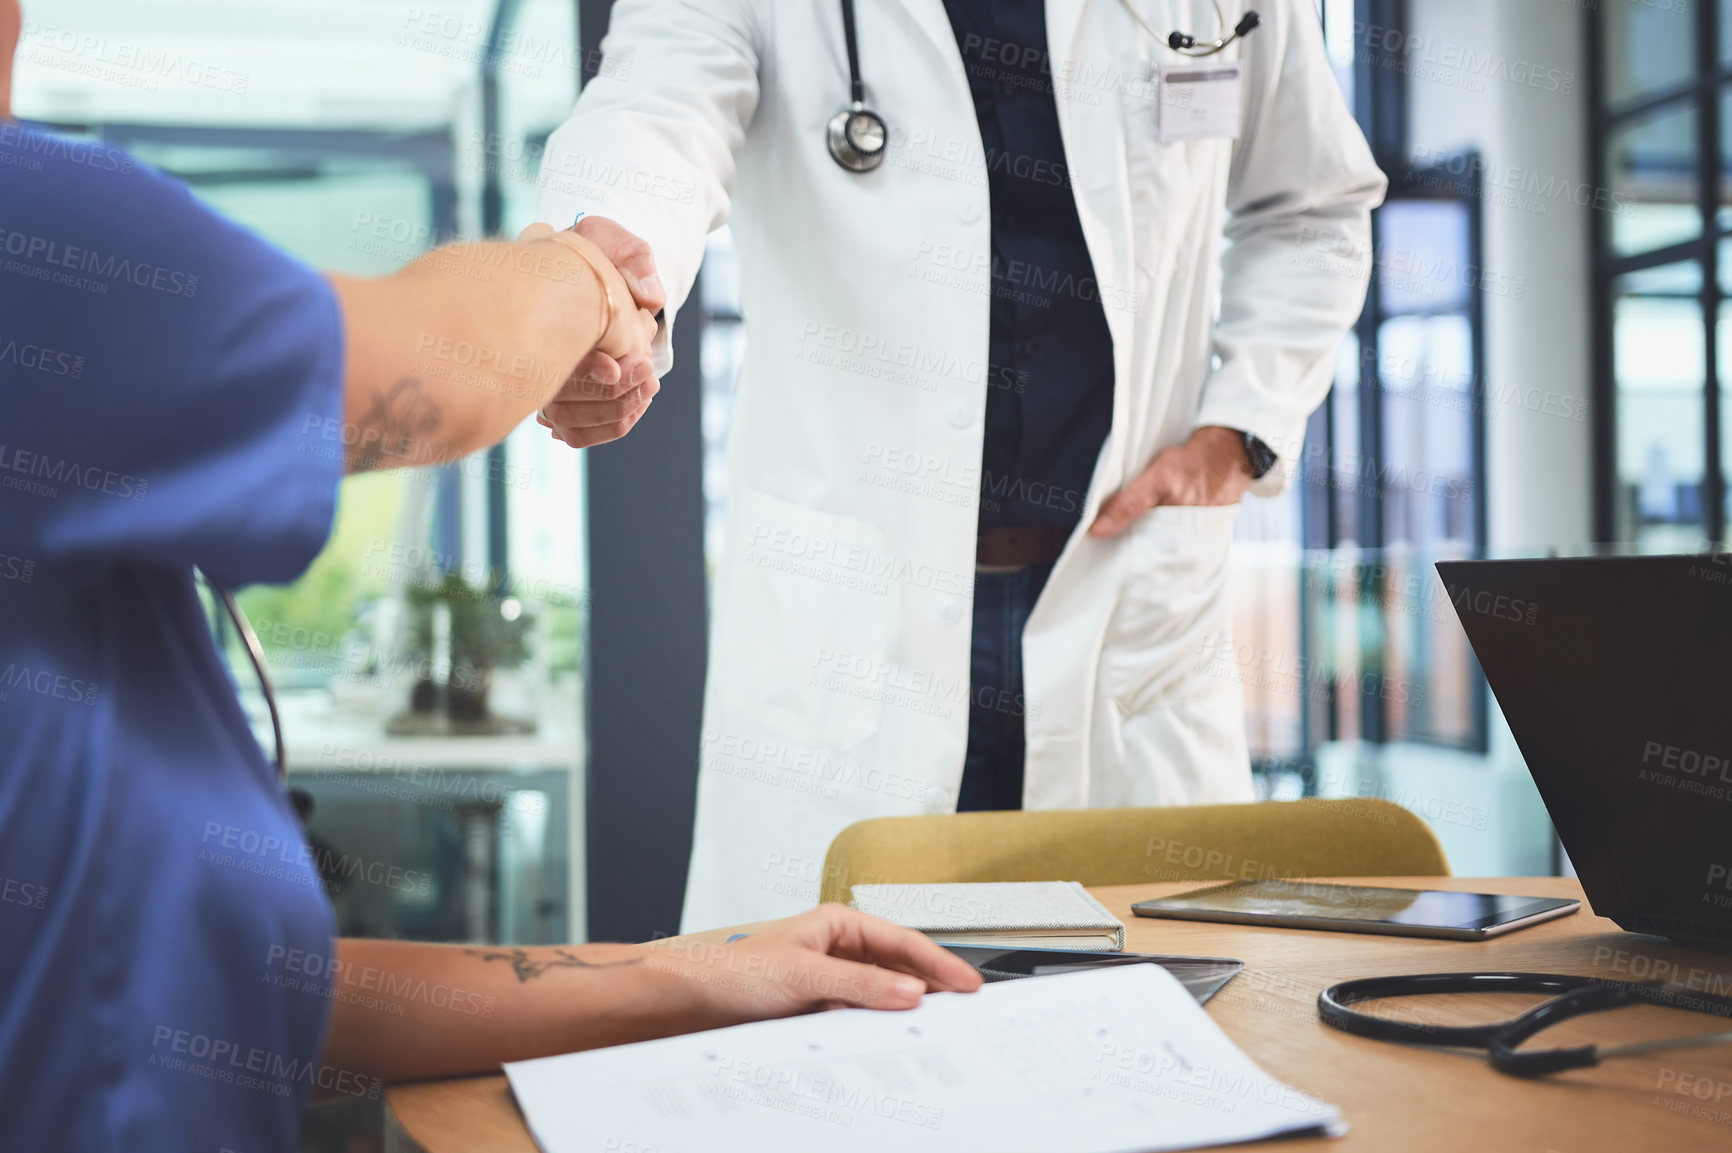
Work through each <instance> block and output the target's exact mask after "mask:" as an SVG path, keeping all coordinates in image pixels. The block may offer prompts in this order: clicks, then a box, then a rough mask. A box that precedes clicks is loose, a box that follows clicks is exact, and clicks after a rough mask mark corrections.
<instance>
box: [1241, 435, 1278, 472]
mask: <svg viewBox="0 0 1732 1153" xmlns="http://www.w3.org/2000/svg"><path fill="white" fill-rule="evenodd" d="M1240 435H1241V436H1243V437H1244V442H1245V456H1246V457H1247V458H1249V460H1250V462H1251V478H1252V479H1253V480H1260V479H1262V477H1263V476H1264V475H1265V474H1267V473H1268V471H1269V470H1270V469H1272V468H1274V467H1275V459H1276V458H1275V450H1274V449H1272V448H1270V447H1269V446H1268V445H1266V444H1264V443H1263V442H1262V441H1261V440H1259V439H1257V438H1256V437H1254V436H1252V435H1251V434H1250V433H1248V432H1247V433H1241V434H1240Z"/></svg>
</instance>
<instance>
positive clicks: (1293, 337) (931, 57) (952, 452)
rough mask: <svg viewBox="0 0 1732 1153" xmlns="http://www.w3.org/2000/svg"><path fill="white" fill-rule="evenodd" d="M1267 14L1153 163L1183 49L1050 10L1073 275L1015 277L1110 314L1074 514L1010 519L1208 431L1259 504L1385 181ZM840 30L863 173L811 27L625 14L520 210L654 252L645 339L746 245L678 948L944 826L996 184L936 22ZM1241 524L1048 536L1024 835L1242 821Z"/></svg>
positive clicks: (884, 7) (1300, 415) (1355, 305)
mask: <svg viewBox="0 0 1732 1153" xmlns="http://www.w3.org/2000/svg"><path fill="white" fill-rule="evenodd" d="M1132 2H1133V3H1137V4H1139V5H1140V8H1139V11H1140V12H1141V13H1142V15H1143V17H1144V19H1145V20H1147V21H1148V23H1149V24H1150V25H1151V26H1153V27H1154V28H1156V29H1159V30H1163V31H1164V30H1166V29H1169V28H1176V29H1182V30H1185V31H1189V32H1192V33H1194V34H1196V35H1199V36H1206V35H1212V34H1213V33H1211V32H1210V31H1209V30H1210V29H1212V28H1213V27H1214V26H1215V24H1214V9H1213V7H1212V5H1211V4H1210V3H1209V0H1132ZM1257 7H1258V8H1259V10H1261V11H1262V13H1263V23H1262V27H1261V28H1259V29H1257V30H1256V31H1255V32H1253V33H1252V34H1251V36H1249V37H1248V38H1247V39H1246V40H1244V41H1242V42H1241V43H1240V44H1238V45H1235V46H1233V47H1232V48H1229V49H1228V51H1227V52H1226V53H1224V54H1223V55H1222V56H1221V57H1220V58H1219V59H1228V60H1231V59H1240V60H1242V61H1243V63H1244V67H1245V80H1244V92H1243V112H1242V117H1241V124H1240V130H1239V135H1238V139H1237V140H1231V139H1217V140H1204V141H1194V142H1187V143H1174V144H1162V143H1160V141H1159V140H1158V138H1157V132H1156V115H1157V105H1158V100H1157V96H1156V91H1157V90H1156V89H1155V88H1154V87H1153V86H1152V85H1151V84H1150V77H1151V76H1152V75H1153V73H1154V70H1155V68H1156V67H1157V66H1158V65H1160V64H1162V63H1179V62H1180V61H1179V60H1178V58H1177V57H1175V56H1174V55H1173V54H1172V53H1171V52H1169V51H1168V50H1167V49H1166V47H1165V45H1164V44H1159V43H1156V42H1154V41H1153V40H1152V39H1151V38H1150V37H1148V36H1147V35H1146V34H1144V33H1143V32H1141V31H1140V30H1139V29H1138V27H1137V26H1136V25H1135V24H1134V23H1133V21H1132V19H1131V16H1130V14H1129V13H1128V12H1127V11H1126V9H1125V8H1124V6H1123V3H1122V2H1121V0H1049V3H1048V5H1047V32H1048V41H1049V45H1050V56H1051V71H1052V75H1053V77H1054V78H1055V87H1056V90H1057V105H1058V113H1059V123H1060V127H1061V130H1062V133H1063V137H1064V141H1065V151H1066V162H1067V164H1068V166H1069V169H1070V178H1071V182H1072V186H1073V187H1074V189H1075V195H1076V201H1077V211H1078V213H1079V215H1080V217H1081V220H1082V227H1083V234H1084V236H1085V238H1086V240H1087V242H1088V247H1089V253H1090V256H1091V258H1092V260H1093V263H1094V269H1095V274H1096V280H1097V282H1098V285H1097V286H1087V285H1082V286H1075V285H1066V284H1054V283H1052V282H1051V281H1050V278H1047V279H1043V274H1042V273H1041V272H1040V270H1038V269H1036V270H1020V271H1014V270H1013V272H1012V273H1011V275H1012V277H1013V279H1015V278H1016V277H1018V276H1020V277H1022V278H1023V279H1022V280H1021V281H1018V284H1019V287H1020V286H1021V285H1022V284H1023V283H1026V290H1027V291H1029V292H1030V293H1032V294H1035V295H1037V296H1038V295H1040V294H1041V293H1043V292H1050V291H1079V292H1092V291H1098V293H1099V296H1100V298H1101V300H1102V302H1103V305H1104V307H1105V311H1106V316H1107V320H1108V324H1109V328H1110V330H1111V332H1112V338H1113V346H1114V367H1115V382H1114V392H1113V424H1112V431H1111V434H1110V436H1109V438H1108V440H1107V443H1106V445H1105V447H1104V449H1103V450H1102V452H1101V456H1100V459H1099V463H1098V465H1097V467H1096V469H1095V473H1094V478H1093V481H1092V483H1091V485H1090V487H1089V491H1088V492H1087V494H1086V497H1085V496H1084V495H1083V494H1063V493H1045V494H1040V495H1036V494H1034V493H1033V492H1031V493H1029V495H1030V496H1031V497H1033V498H1034V499H1052V500H1063V501H1073V502H1075V503H1077V504H1080V505H1081V506H1082V521H1083V524H1085V525H1086V524H1087V523H1089V521H1090V520H1092V519H1093V517H1094V515H1095V512H1096V510H1097V509H1098V508H1099V506H1100V504H1101V502H1102V500H1103V499H1104V498H1105V497H1106V496H1108V495H1110V494H1112V493H1113V492H1114V491H1116V490H1117V489H1118V488H1119V487H1120V486H1121V485H1123V484H1124V483H1125V482H1126V481H1128V480H1129V479H1131V478H1132V477H1134V476H1135V475H1136V474H1137V473H1138V472H1139V471H1140V470H1141V469H1142V468H1144V467H1145V466H1146V465H1147V464H1148V462H1149V461H1150V459H1151V458H1152V457H1153V456H1154V455H1155V453H1156V452H1157V451H1158V450H1160V449H1162V448H1165V447H1167V446H1169V445H1173V444H1177V443H1179V442H1180V441H1182V440H1184V439H1185V437H1186V436H1187V435H1188V434H1189V433H1190V432H1191V430H1192V429H1193V428H1195V427H1196V426H1198V425H1199V424H1218V425H1226V426H1228V427H1232V428H1238V429H1244V430H1248V431H1250V432H1252V433H1254V434H1256V435H1257V436H1259V437H1261V438H1262V439H1263V440H1264V441H1265V442H1266V443H1268V444H1269V445H1271V446H1272V447H1274V448H1275V449H1277V451H1279V452H1280V453H1281V455H1282V467H1281V468H1280V469H1279V470H1278V471H1277V472H1276V473H1275V474H1273V475H1271V476H1270V477H1268V478H1266V479H1265V480H1264V481H1262V482H1260V483H1259V485H1258V491H1260V492H1263V493H1269V492H1273V491H1278V489H1279V488H1280V486H1282V485H1283V484H1284V483H1286V482H1287V480H1288V479H1289V478H1290V474H1291V472H1292V470H1293V467H1294V465H1295V464H1296V463H1297V456H1298V446H1299V445H1300V443H1301V440H1302V436H1303V431H1304V425H1305V420H1306V417H1307V416H1308V414H1309V413H1310V412H1311V411H1312V409H1313V408H1315V407H1316V406H1317V404H1318V403H1319V402H1320V401H1321V399H1322V398H1323V396H1324V394H1325V393H1326V392H1327V391H1328V388H1329V383H1330V378H1331V371H1332V353H1333V350H1334V348H1335V346H1336V344H1337V342H1338V341H1339V339H1340V337H1341V336H1342V334H1343V333H1344V332H1345V331H1346V329H1347V328H1348V327H1349V326H1350V324H1351V323H1352V321H1353V319H1354V318H1355V317H1356V316H1357V315H1358V312H1359V308H1360V305H1361V302H1362V300H1363V295H1364V289H1365V278H1366V275H1367V271H1368V264H1369V223H1368V222H1369V212H1370V209H1371V208H1372V207H1373V206H1375V205H1376V203H1377V202H1378V201H1379V199H1380V198H1381V196H1382V192H1383V188H1384V179H1383V176H1382V174H1381V173H1380V172H1379V171H1378V170H1377V168H1376V166H1375V165H1374V164H1373V162H1372V159H1371V155H1370V153H1369V151H1368V149H1367V148H1366V145H1365V141H1364V139H1363V137H1362V136H1361V135H1360V132H1359V130H1358V128H1357V127H1356V126H1355V124H1354V122H1353V120H1352V118H1351V116H1350V115H1349V114H1348V111H1347V109H1346V107H1345V105H1344V103H1343V101H1342V98H1341V96H1340V93H1339V91H1338V90H1337V88H1336V85H1335V81H1334V79H1333V77H1332V76H1331V74H1330V71H1329V66H1328V62H1327V60H1326V58H1325V55H1324V50H1323V44H1322V37H1321V32H1320V29H1319V27H1318V20H1317V15H1316V12H1315V10H1314V9H1313V7H1312V5H1311V4H1310V2H1309V0H1260V2H1259V3H1258V4H1257ZM1232 19H1235V17H1232V16H1230V17H1229V20H1230V21H1231V20H1232ZM858 20H859V36H860V58H861V70H862V74H863V76H864V78H865V82H866V89H867V100H868V103H869V105H870V106H871V107H873V108H874V109H876V110H877V111H878V112H879V113H880V114H881V115H882V116H883V117H884V118H885V120H886V121H887V123H888V124H889V127H890V147H889V151H888V156H887V158H886V160H885V162H884V164H883V165H882V166H881V167H880V168H878V169H877V170H876V171H874V172H870V173H867V174H863V175H862V174H855V173H851V172H847V171H844V170H843V169H842V168H841V167H839V166H838V165H837V164H836V163H835V162H834V161H833V160H832V159H831V157H830V155H829V153H828V151H827V149H826V147H825V125H826V123H827V122H828V121H829V120H830V118H831V117H832V116H833V115H834V114H835V113H836V112H837V111H838V110H839V109H840V108H842V107H843V105H844V104H845V103H846V98H847V77H848V70H847V61H846V56H845V53H844V47H843V34H842V25H841V16H840V6H839V4H838V3H837V2H836V0H620V2H619V3H618V5H617V6H616V7H615V8H614V12H613V20H612V27H611V29H610V32H609V35H608V37H607V39H606V41H605V44H604V52H605V57H606V62H605V63H604V65H603V67H602V75H601V76H600V77H599V78H597V79H596V80H595V81H594V82H592V83H591V84H590V85H589V87H588V88H587V89H586V91H585V92H584V93H583V96H582V98H581V99H580V100H579V102H578V105H577V109H576V111H575V112H574V113H573V114H572V116H571V118H570V119H569V120H568V121H567V122H566V123H565V124H564V126H563V127H561V128H560V129H559V130H558V131H557V132H556V133H555V134H554V135H553V137H552V139H551V140H550V141H549V144H548V148H547V152H546V154H545V156H544V158H543V165H542V172H541V178H540V179H541V195H540V203H539V215H540V217H541V218H542V219H544V220H547V221H549V222H550V223H553V224H554V225H555V226H556V227H565V226H568V225H569V224H570V223H571V220H572V218H573V216H574V215H575V213H577V212H578V211H579V210H582V211H586V212H590V213H594V214H598V215H602V216H608V217H611V218H613V219H615V220H617V221H619V222H620V223H621V224H622V225H624V226H625V227H626V228H628V229H630V230H631V231H632V232H634V233H636V234H637V235H639V236H641V237H643V238H644V239H645V240H647V241H648V242H649V243H650V245H651V247H652V248H653V249H654V252H655V257H656V260H657V263H658V265H659V267H660V271H661V275H662V277H663V280H664V281H665V282H666V284H667V287H668V291H669V294H670V300H671V305H670V308H669V315H671V314H672V312H673V307H674V306H677V305H678V304H679V302H680V301H682V300H683V299H684V297H685V296H686V294H687V292H688V291H689V290H690V288H691V285H692V283H693V280H694V277H695V275H696V273H697V270H698V265H699V263H700V261H701V259H702V255H703V249H704V239H705V236H706V234H707V233H708V232H710V231H711V230H712V229H715V228H717V227H719V226H720V225H722V224H723V223H724V222H726V223H728V224H730V225H731V227H732V229H733V233H734V236H735V238H736V242H737V247H738V251H739V254H740V281H741V293H742V297H741V299H742V309H743V312H744V315H745V320H746V331H747V341H746V353H745V364H744V369H743V375H742V378H741V381H740V385H739V390H738V395H737V399H736V402H735V406H734V410H733V413H732V417H731V421H732V423H731V427H730V434H729V445H728V460H727V470H728V471H727V477H728V490H727V531H726V538H725V540H726V543H725V546H724V554H723V557H722V561H721V564H720V567H719V570H718V572H717V574H716V581H715V593H714V598H713V601H712V612H711V639H710V655H709V661H710V663H709V675H708V679H707V682H706V689H705V699H704V723H703V739H702V748H701V749H700V751H699V765H700V771H699V785H698V813H697V826H696V830H695V843H694V846H693V852H692V862H691V871H690V879H689V883H688V886H687V891H686V904H685V914H684V921H683V927H684V928H685V929H686V930H688V931H690V930H696V929H702V928H708V927H713V926H716V925H722V924H733V923H740V922H747V921H753V920H758V919H762V918H767V917H773V916H780V915H784V914H788V913H793V912H797V911H799V910H801V909H804V908H807V907H809V906H810V905H811V904H812V902H813V901H814V900H815V898H816V896H817V893H818V888H819V884H820V882H821V880H822V867H823V860H824V854H825V850H826V848H827V847H828V846H829V844H830V841H831V839H832V838H833V837H835V835H836V834H837V833H838V832H839V831H841V829H842V828H843V827H845V826H847V825H849V824H851V823H852V822H854V821H858V820H862V819H865V818H869V817H879V816H891V815H904V814H912V813H934V812H947V811H950V810H952V809H953V808H954V807H955V800H956V794H957V786H958V783H959V781H960V779H961V774H962V763H963V752H964V748H965V745H966V740H967V731H968V703H969V692H970V686H969V640H970V621H971V611H970V610H971V598H972V589H973V572H974V549H975V521H976V515H977V508H978V500H979V490H980V486H981V480H982V477H981V439H982V429H983V420H982V417H983V413H984V409H985V405H986V396H987V387H988V385H987V365H986V360H987V347H988V316H989V311H990V307H991V297H990V293H991V287H990V280H991V216H990V213H989V212H988V205H987V175H986V173H987V169H986V165H987V162H988V159H989V158H987V157H986V156H985V155H984V154H983V149H982V145H981V139H980V133H979V130H978V128H977V126H976V123H975V117H974V109H973V103H972V101H971V99H970V96H969V89H968V84H967V79H966V76H965V73H964V72H963V68H962V61H961V56H960V53H959V52H958V49H957V44H956V40H955V37H954V35H953V33H952V31H951V27H950V24H949V21H948V19H947V17H946V14H945V10H944V6H943V4H942V3H941V0H867V2H866V3H863V4H859V5H858ZM992 159H994V160H998V161H1001V162H1006V161H1008V162H1018V161H1017V158H992ZM1223 237H1224V240H1223ZM665 336H666V334H665V333H664V334H662V339H663V340H665ZM665 347H666V346H665V344H664V345H663V346H662V348H663V350H664V352H663V355H664V360H663V362H662V364H661V365H660V366H659V367H661V368H663V370H665V366H666V361H665V355H666V354H665ZM1012 483H1014V482H1012ZM1024 483H1027V482H1024ZM1234 511H1235V510H1234V509H1231V508H1159V509H1156V510H1155V511H1153V512H1152V513H1150V514H1148V515H1146V516H1144V517H1143V518H1141V520H1140V521H1138V522H1137V523H1136V525H1135V526H1134V527H1133V528H1132V529H1131V530H1130V531H1129V532H1128V533H1126V534H1125V535H1124V536H1123V537H1122V538H1121V539H1115V540H1098V539H1094V538H1090V537H1087V536H1086V535H1083V534H1082V533H1081V532H1080V531H1079V532H1078V533H1077V534H1076V535H1074V536H1073V538H1072V539H1071V541H1070V542H1069V545H1068V547H1067V548H1066V550H1065V552H1064V555H1063V556H1062V557H1061V558H1060V560H1059V561H1058V563H1057V565H1056V567H1055V568H1054V570H1053V573H1052V576H1051V579H1050V580H1049V582H1048V584H1047V586H1046V589H1045V591H1044V592H1043V594H1042V595H1041V598H1040V600H1039V603H1038V604H1037V605H1036V607H1035V609H1034V612H1033V615H1032V617H1031V619H1030V620H1029V623H1028V627H1027V630H1026V632H1025V634H1024V638H1023V655H1024V664H1025V699H1023V700H1006V701H1002V702H1000V705H1001V707H1003V708H1006V709H1008V710H1011V711H1013V712H1014V711H1018V710H1020V711H1022V712H1023V713H1024V723H1025V729H1026V733H1027V747H1028V753H1027V773H1026V785H1025V788H1024V804H1025V806H1026V807H1027V808H1030V809H1054V808H1072V807H1080V806H1109V805H1160V804H1194V803H1199V802H1221V801H1240V800H1248V799H1250V797H1251V781H1250V767H1249V758H1248V755H1247V750H1246V742H1245V733H1244V717H1243V698H1242V693H1241V688H1240V683H1239V679H1238V677H1237V675H1236V671H1237V670H1236V668H1235V667H1234V666H1233V664H1232V662H1230V661H1229V662H1219V661H1215V660H1213V658H1214V656H1215V654H1216V652H1217V650H1218V649H1219V648H1220V646H1221V645H1222V643H1223V639H1224V638H1225V637H1227V636H1228V635H1229V633H1230V628H1231V624H1230V619H1229V604H1228V595H1227V582H1226V569H1227V556H1228V549H1229V544H1230V540H1231V536H1232V525H1233V519H1234ZM645 531H653V527H648V526H646V529H645Z"/></svg>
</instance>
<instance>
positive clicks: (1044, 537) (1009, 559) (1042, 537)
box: [974, 524, 1070, 568]
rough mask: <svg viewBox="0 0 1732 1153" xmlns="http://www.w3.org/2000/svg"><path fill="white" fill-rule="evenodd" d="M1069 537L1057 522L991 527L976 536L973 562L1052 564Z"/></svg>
mask: <svg viewBox="0 0 1732 1153" xmlns="http://www.w3.org/2000/svg"><path fill="white" fill-rule="evenodd" d="M1069 539H1070V533H1069V532H1068V531H1067V530H1065V529H1062V528H1060V527H1059V526H1058V525H1056V524H1029V525H1016V526H1014V527H1009V528H995V529H988V530H987V531H986V532H983V533H981V534H980V536H979V537H978V538H977V539H976V542H975V547H974V563H975V564H977V565H981V566H984V567H989V568H1026V567H1027V566H1029V565H1036V564H1051V563H1052V562H1053V561H1055V560H1057V559H1058V557H1059V554H1060V553H1062V552H1063V551H1064V544H1065V541H1067V540H1069Z"/></svg>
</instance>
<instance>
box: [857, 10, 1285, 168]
mask: <svg viewBox="0 0 1732 1153" xmlns="http://www.w3.org/2000/svg"><path fill="white" fill-rule="evenodd" d="M1121 2H1122V3H1123V4H1124V6H1125V10H1126V11H1128V12H1129V13H1130V14H1131V18H1132V19H1133V20H1135V21H1136V22H1137V23H1138V24H1140V25H1142V28H1143V30H1144V31H1145V32H1147V33H1148V34H1149V35H1150V36H1153V37H1154V38H1155V39H1157V40H1159V39H1161V36H1160V33H1158V32H1156V31H1155V30H1154V29H1153V28H1150V27H1149V25H1148V23H1147V21H1145V20H1144V19H1143V18H1142V17H1141V16H1139V15H1138V14H1137V10H1136V9H1135V8H1132V7H1131V0H1121ZM1213 2H1214V5H1215V22H1216V23H1217V24H1218V25H1219V26H1220V27H1221V28H1223V29H1224V28H1226V27H1227V18H1226V17H1225V16H1224V15H1222V13H1221V5H1220V0H1213ZM1262 19H1263V18H1262V17H1261V16H1259V15H1257V13H1255V12H1246V13H1245V14H1244V15H1243V16H1241V17H1240V18H1239V22H1238V23H1237V24H1235V25H1234V26H1233V30H1232V32H1230V33H1228V34H1227V35H1226V36H1221V37H1217V38H1216V39H1214V40H1203V41H1199V40H1198V39H1197V38H1196V37H1195V36H1191V35H1189V34H1188V33H1184V32H1172V33H1169V34H1168V35H1167V37H1166V43H1167V47H1168V48H1170V49H1172V50H1173V51H1174V52H1177V53H1179V54H1180V55H1181V56H1198V57H1200V56H1213V55H1214V54H1215V53H1217V52H1219V51H1221V50H1222V49H1223V48H1225V47H1226V46H1227V45H1229V44H1231V43H1232V42H1233V41H1235V40H1238V39H1241V38H1243V37H1245V36H1249V35H1250V34H1251V30H1252V29H1254V28H1256V27H1257V25H1258V24H1259V23H1261V22H1262ZM842 38H843V40H844V41H845V42H846V44H847V47H848V107H846V108H844V109H842V111H840V112H838V113H836V115H835V116H833V117H831V118H830V124H829V126H828V127H827V128H826V129H825V130H824V139H825V143H826V144H828V145H829V146H830V155H831V156H833V157H835V158H836V163H837V164H840V165H841V166H842V167H843V168H846V169H847V170H848V171H849V172H870V171H872V170H873V169H874V168H877V167H878V166H879V165H880V164H882V163H883V162H884V146H885V145H886V144H888V143H889V140H890V130H889V128H888V127H887V126H886V125H885V123H884V118H883V117H882V116H880V115H878V113H876V112H874V111H872V109H870V108H868V107H866V85H865V82H864V81H862V80H861V79H860V47H859V42H858V39H857V38H856V36H855V34H854V0H842Z"/></svg>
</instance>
